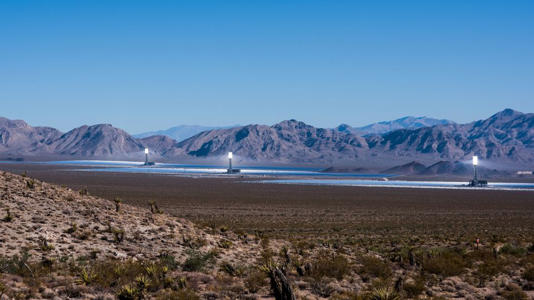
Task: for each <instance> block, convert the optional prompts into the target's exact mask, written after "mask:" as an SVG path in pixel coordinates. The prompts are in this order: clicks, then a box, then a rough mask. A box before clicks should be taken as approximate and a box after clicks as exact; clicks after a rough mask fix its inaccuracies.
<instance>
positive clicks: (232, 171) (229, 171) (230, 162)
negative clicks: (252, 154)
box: [226, 152, 241, 174]
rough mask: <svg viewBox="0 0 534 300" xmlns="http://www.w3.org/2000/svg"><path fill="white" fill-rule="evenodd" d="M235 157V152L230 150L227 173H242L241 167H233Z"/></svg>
mask: <svg viewBox="0 0 534 300" xmlns="http://www.w3.org/2000/svg"><path fill="white" fill-rule="evenodd" d="M233 157H234V154H233V153H232V152H228V169H227V170H226V173H228V174H236V173H240V172H241V170H240V169H234V168H233V167H232V158H233Z"/></svg>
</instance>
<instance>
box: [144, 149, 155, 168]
mask: <svg viewBox="0 0 534 300" xmlns="http://www.w3.org/2000/svg"><path fill="white" fill-rule="evenodd" d="M153 165H155V163H154V162H153V161H148V148H145V166H153Z"/></svg>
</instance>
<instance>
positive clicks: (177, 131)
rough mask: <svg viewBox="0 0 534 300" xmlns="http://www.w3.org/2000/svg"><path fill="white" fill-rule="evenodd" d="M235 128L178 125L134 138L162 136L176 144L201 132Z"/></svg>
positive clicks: (140, 134) (137, 135) (135, 135)
mask: <svg viewBox="0 0 534 300" xmlns="http://www.w3.org/2000/svg"><path fill="white" fill-rule="evenodd" d="M237 126H239V125H235V126H223V127H215V126H200V125H179V126H175V127H171V128H169V129H166V130H157V131H149V132H143V133H139V134H134V137H136V138H145V137H149V136H154V135H164V136H168V137H170V138H171V139H174V140H176V141H177V142H181V141H183V140H185V139H188V138H190V137H192V136H194V135H196V134H199V133H201V132H202V131H207V130H213V129H220V128H232V127H237Z"/></svg>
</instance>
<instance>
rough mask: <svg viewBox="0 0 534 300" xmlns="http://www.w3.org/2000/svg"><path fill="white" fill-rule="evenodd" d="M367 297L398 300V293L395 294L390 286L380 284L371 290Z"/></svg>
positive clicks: (375, 299) (376, 299) (373, 299)
mask: <svg viewBox="0 0 534 300" xmlns="http://www.w3.org/2000/svg"><path fill="white" fill-rule="evenodd" d="M369 299H371V300H399V299H400V297H399V294H397V293H396V292H395V291H394V290H393V289H392V288H390V287H388V286H381V287H377V288H375V289H373V290H372V291H371V294H370V297H369Z"/></svg>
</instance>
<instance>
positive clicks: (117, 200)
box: [113, 197, 122, 212]
mask: <svg viewBox="0 0 534 300" xmlns="http://www.w3.org/2000/svg"><path fill="white" fill-rule="evenodd" d="M113 202H115V211H116V212H119V211H120V210H121V203H122V199H121V198H119V197H115V198H113Z"/></svg>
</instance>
